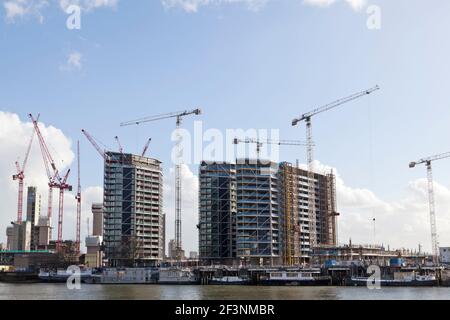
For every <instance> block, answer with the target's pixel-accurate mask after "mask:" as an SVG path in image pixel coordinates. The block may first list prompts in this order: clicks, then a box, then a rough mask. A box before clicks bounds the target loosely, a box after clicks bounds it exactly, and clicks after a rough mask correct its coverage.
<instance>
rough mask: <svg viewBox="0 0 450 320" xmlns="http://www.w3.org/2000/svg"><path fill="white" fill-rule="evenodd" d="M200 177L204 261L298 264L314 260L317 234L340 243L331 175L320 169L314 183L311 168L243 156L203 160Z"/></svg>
mask: <svg viewBox="0 0 450 320" xmlns="http://www.w3.org/2000/svg"><path fill="white" fill-rule="evenodd" d="M199 180H200V184H199V185H200V190H199V251H200V259H201V260H203V261H204V262H206V263H211V264H235V265H236V264H242V263H246V264H252V265H281V264H283V265H297V264H301V263H304V262H309V261H310V259H311V249H312V248H311V244H312V241H311V239H312V238H313V237H315V241H314V242H313V243H315V244H316V245H334V244H336V241H337V239H336V238H337V233H336V232H337V228H336V215H337V214H336V198H335V183H334V181H335V180H334V175H333V174H332V173H329V174H318V173H316V174H315V175H314V181H311V182H310V180H309V178H308V171H306V170H302V169H300V168H298V167H297V166H293V165H291V164H289V163H286V162H283V163H280V164H278V163H274V162H262V161H252V160H249V159H244V160H237V162H236V163H213V162H203V163H202V164H201V165H200V172H199ZM310 183H314V190H315V195H314V198H315V204H316V205H315V210H314V215H315V219H311V214H312V213H310V212H309V211H310V209H309V206H308V200H309V184H310ZM312 221H314V226H313V225H312ZM311 228H313V229H312V232H311Z"/></svg>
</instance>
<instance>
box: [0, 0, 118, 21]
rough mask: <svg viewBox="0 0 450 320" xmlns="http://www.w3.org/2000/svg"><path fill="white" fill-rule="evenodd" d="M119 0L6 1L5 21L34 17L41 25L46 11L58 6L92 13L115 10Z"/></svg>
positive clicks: (4, 4)
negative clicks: (74, 6)
mask: <svg viewBox="0 0 450 320" xmlns="http://www.w3.org/2000/svg"><path fill="white" fill-rule="evenodd" d="M118 1H119V0H4V1H3V8H4V10H5V20H6V22H8V23H14V22H16V21H17V20H18V19H23V18H25V17H28V16H33V17H36V18H37V19H38V21H39V22H40V23H43V22H44V10H45V9H46V8H47V7H49V6H51V5H56V6H58V7H59V8H61V9H62V10H66V9H67V8H68V7H69V6H70V5H77V6H79V7H80V8H81V10H82V11H85V12H90V11H92V10H95V9H99V8H115V7H116V6H117V3H118Z"/></svg>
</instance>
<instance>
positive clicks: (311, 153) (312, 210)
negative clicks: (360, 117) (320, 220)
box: [292, 86, 380, 247]
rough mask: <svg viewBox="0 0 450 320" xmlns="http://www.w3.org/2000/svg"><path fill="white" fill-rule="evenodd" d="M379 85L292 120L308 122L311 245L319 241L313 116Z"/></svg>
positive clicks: (366, 93)
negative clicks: (315, 192) (315, 193)
mask: <svg viewBox="0 0 450 320" xmlns="http://www.w3.org/2000/svg"><path fill="white" fill-rule="evenodd" d="M379 89H380V87H379V86H375V87H373V88H371V89H367V90H364V91H362V92H358V93H355V94H352V95H350V96H348V97H345V98H342V99H338V100H336V101H334V102H331V103H329V104H326V105H324V106H322V107H318V108H315V109H313V110H312V111H310V112H307V113H305V114H303V115H301V116H300V117H299V118H295V119H294V120H292V126H296V125H297V124H299V123H300V122H305V123H306V141H307V163H308V171H309V176H308V180H309V205H308V207H309V212H310V213H311V217H310V230H311V232H312V234H311V236H312V237H311V240H310V241H311V246H312V247H313V246H315V245H316V243H317V237H316V214H315V202H316V200H315V195H314V188H315V177H314V150H313V137H312V121H311V119H312V117H314V116H316V115H318V114H320V113H323V112H326V111H330V110H332V109H334V108H337V107H339V106H341V105H343V104H346V103H349V102H351V101H353V100H356V99H359V98H361V97H364V96H367V95H369V94H371V93H372V92H375V91H377V90H379Z"/></svg>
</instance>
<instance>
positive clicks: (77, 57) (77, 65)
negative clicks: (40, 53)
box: [59, 51, 83, 71]
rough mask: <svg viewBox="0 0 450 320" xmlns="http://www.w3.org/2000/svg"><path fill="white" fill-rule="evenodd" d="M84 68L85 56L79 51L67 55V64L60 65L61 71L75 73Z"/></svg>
mask: <svg viewBox="0 0 450 320" xmlns="http://www.w3.org/2000/svg"><path fill="white" fill-rule="evenodd" d="M82 68H83V55H82V54H81V53H80V52H78V51H73V52H70V53H69V54H68V55H67V59H66V62H65V63H64V64H62V65H60V67H59V70H60V71H74V70H81V69H82Z"/></svg>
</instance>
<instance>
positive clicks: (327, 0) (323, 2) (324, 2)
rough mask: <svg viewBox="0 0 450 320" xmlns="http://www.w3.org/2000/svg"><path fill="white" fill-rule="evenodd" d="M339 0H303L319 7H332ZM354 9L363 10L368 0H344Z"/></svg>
mask: <svg viewBox="0 0 450 320" xmlns="http://www.w3.org/2000/svg"><path fill="white" fill-rule="evenodd" d="M338 1H339V0H303V2H304V3H305V4H307V5H311V6H317V7H322V8H325V7H330V6H331V5H333V4H334V3H336V2H338ZM344 1H345V2H346V3H347V4H348V5H349V6H350V7H351V8H352V9H353V10H355V11H361V10H362V9H363V8H364V7H365V6H366V5H367V0H344Z"/></svg>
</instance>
